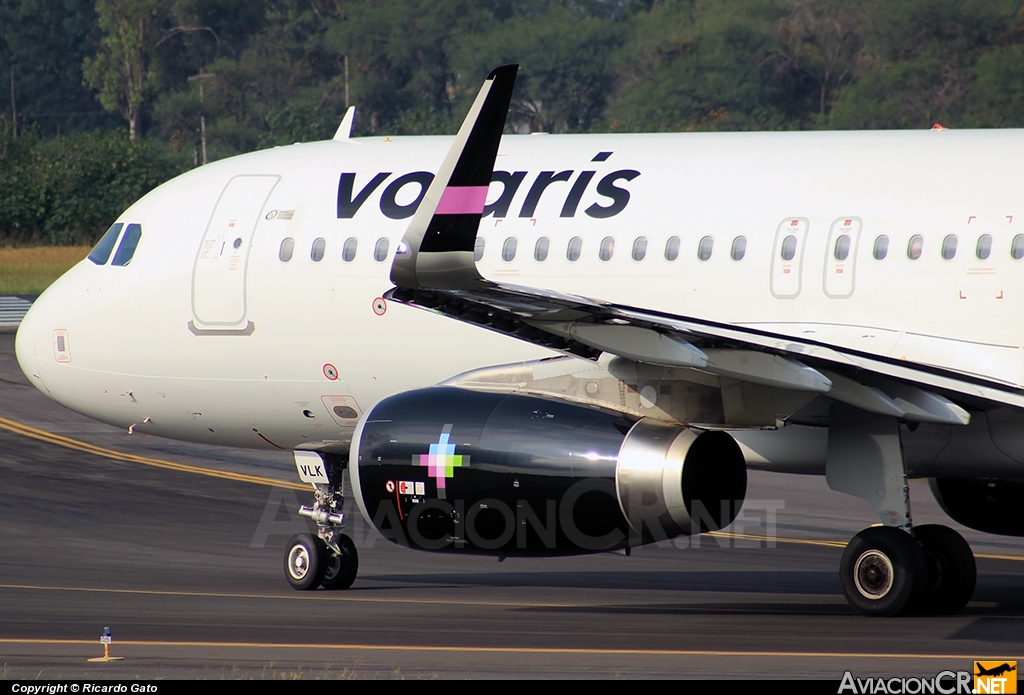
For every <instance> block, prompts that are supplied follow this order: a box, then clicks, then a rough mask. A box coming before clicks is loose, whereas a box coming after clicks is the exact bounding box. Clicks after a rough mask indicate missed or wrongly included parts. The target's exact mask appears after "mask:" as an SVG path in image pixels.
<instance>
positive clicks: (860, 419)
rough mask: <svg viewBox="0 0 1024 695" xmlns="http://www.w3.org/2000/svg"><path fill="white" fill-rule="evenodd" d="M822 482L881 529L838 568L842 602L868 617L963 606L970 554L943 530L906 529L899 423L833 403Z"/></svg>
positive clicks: (863, 537) (969, 585)
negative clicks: (860, 503) (873, 517)
mask: <svg viewBox="0 0 1024 695" xmlns="http://www.w3.org/2000/svg"><path fill="white" fill-rule="evenodd" d="M825 477H826V480H827V481H828V485H829V487H830V488H832V489H833V490H837V491H839V492H845V493H848V494H851V495H856V496H857V497H861V498H862V499H865V500H867V501H868V502H870V503H871V504H872V506H874V508H875V512H876V513H877V514H878V516H879V518H880V519H881V520H882V523H883V525H882V526H874V527H872V528H868V529H864V530H863V531H861V532H860V533H858V534H857V535H856V536H854V537H853V539H852V540H851V541H850V542H849V543H848V544H847V546H846V550H845V551H844V552H843V558H842V560H841V561H840V563H839V579H840V582H841V583H842V586H843V593H844V594H845V595H846V600H847V601H848V602H849V604H850V605H851V606H852V607H853V608H854V610H856V611H857V612H858V613H861V614H863V615H871V616H891V615H906V614H911V613H913V614H919V615H922V614H923V615H948V614H952V613H957V612H959V611H960V610H961V609H962V608H963V607H964V606H966V605H967V603H968V602H969V601H970V600H971V596H972V595H973V594H974V584H975V581H976V579H977V568H976V565H975V562H974V554H973V553H972V552H971V548H970V546H969V545H968V544H967V541H965V540H964V538H963V536H961V535H960V534H959V533H957V532H956V531H954V530H953V529H951V528H949V527H947V526H939V525H923V526H917V527H914V526H913V523H912V521H911V518H910V487H909V485H908V484H907V474H906V464H905V462H904V458H903V446H902V444H901V442H900V430H899V423H898V422H897V421H896V419H895V418H892V417H879V416H875V415H871V414H869V413H865V412H864V411H860V410H856V409H854V408H851V407H850V406H846V405H842V404H839V403H835V404H833V405H832V410H831V412H830V415H829V432H828V454H827V457H826V464H825Z"/></svg>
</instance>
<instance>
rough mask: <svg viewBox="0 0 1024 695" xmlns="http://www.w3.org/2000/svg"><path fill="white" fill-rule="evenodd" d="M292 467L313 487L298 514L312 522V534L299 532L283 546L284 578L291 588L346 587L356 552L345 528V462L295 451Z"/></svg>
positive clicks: (353, 572)
mask: <svg viewBox="0 0 1024 695" xmlns="http://www.w3.org/2000/svg"><path fill="white" fill-rule="evenodd" d="M294 455H295V468H296V470H297V471H298V473H299V478H300V479H301V480H302V481H303V482H307V483H310V484H311V485H312V486H313V506H312V507H307V506H305V505H303V506H302V507H300V508H299V516H304V517H307V518H309V519H312V520H313V521H314V522H315V523H316V531H317V533H316V536H315V537H314V536H313V535H311V534H308V533H300V534H297V535H295V536H293V537H292V538H291V540H290V541H288V547H287V548H286V549H285V557H284V569H285V577H286V578H287V579H288V583H289V584H291V585H292V587H293V588H295V589H297V590H300V591H312V590H313V589H316V588H317V587H323V588H324V589H347V588H349V587H350V586H352V582H354V581H355V578H356V574H357V572H358V570H359V554H358V552H357V551H356V546H355V543H354V542H353V541H352V539H351V538H350V537H349V536H348V535H346V534H345V533H343V531H344V530H345V513H344V512H343V511H342V508H343V507H344V505H345V492H344V482H343V481H344V472H345V468H346V465H347V462H346V461H345V460H344V459H343V458H341V457H340V456H336V455H333V454H319V453H317V452H313V451H295V452H294Z"/></svg>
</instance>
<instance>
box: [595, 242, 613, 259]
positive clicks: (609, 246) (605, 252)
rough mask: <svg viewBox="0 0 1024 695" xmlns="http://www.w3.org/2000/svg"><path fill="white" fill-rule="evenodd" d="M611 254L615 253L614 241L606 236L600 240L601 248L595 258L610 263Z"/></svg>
mask: <svg viewBox="0 0 1024 695" xmlns="http://www.w3.org/2000/svg"><path fill="white" fill-rule="evenodd" d="M613 253H615V239H613V238H612V237H610V236H606V237H605V238H604V239H602V240H601V248H600V249H598V251H597V256H598V258H600V259H601V260H602V261H610V260H611V259H612V254H613Z"/></svg>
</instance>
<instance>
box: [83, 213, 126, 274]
mask: <svg viewBox="0 0 1024 695" xmlns="http://www.w3.org/2000/svg"><path fill="white" fill-rule="evenodd" d="M123 227H124V223H123V222H117V223H115V224H113V225H111V226H110V229H108V230H107V232H106V234H104V235H103V236H102V237H101V238H100V240H99V241H98V242H96V246H94V247H93V249H92V251H90V252H89V260H90V261H92V262H93V263H95V264H96V265H103V264H104V263H106V262H107V261H108V260H110V252H111V251H113V250H114V244H116V243H117V237H118V236H119V235H120V234H121V229H122V228H123Z"/></svg>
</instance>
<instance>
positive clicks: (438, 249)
mask: <svg viewBox="0 0 1024 695" xmlns="http://www.w3.org/2000/svg"><path fill="white" fill-rule="evenodd" d="M518 70H519V66H518V65H503V66H501V67H500V68H496V69H495V70H494V71H493V72H491V74H490V75H488V77H487V79H486V80H484V84H483V86H482V87H481V88H480V92H479V93H478V94H477V96H476V99H475V100H474V101H473V105H472V107H470V109H469V113H468V114H467V115H466V119H465V120H464V121H463V122H462V126H461V127H460V128H459V133H458V135H456V136H455V141H454V142H453V143H452V146H451V149H449V150H448V154H447V155H446V156H445V158H444V161H443V162H442V163H441V166H440V168H439V169H438V170H437V174H436V175H435V176H434V180H433V182H432V183H431V184H430V187H429V188H428V189H427V192H426V194H425V195H424V196H423V201H422V202H421V203H420V206H419V208H418V209H417V210H416V214H415V215H413V217H412V220H411V221H410V222H409V227H408V228H407V229H406V231H405V236H404V237H403V239H402V244H401V245H400V246H399V249H400V251H399V253H397V254H396V255H395V261H394V264H393V265H392V267H391V281H392V282H393V283H395V284H396V285H398V286H399V287H402V288H407V289H462V288H466V287H471V286H473V285H475V284H477V283H479V282H480V281H481V280H482V278H481V277H480V273H479V272H477V269H476V263H475V262H474V261H473V245H474V244H475V242H476V234H477V230H478V229H479V227H480V218H481V217H482V216H483V211H484V204H485V200H486V198H487V188H488V186H490V183H491V174H492V173H493V172H494V160H495V158H496V157H497V156H498V146H499V145H500V144H501V133H502V131H503V130H504V129H505V118H506V116H507V115H508V108H509V104H510V103H511V101H512V89H513V87H514V86H515V81H516V73H517V71H518Z"/></svg>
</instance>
